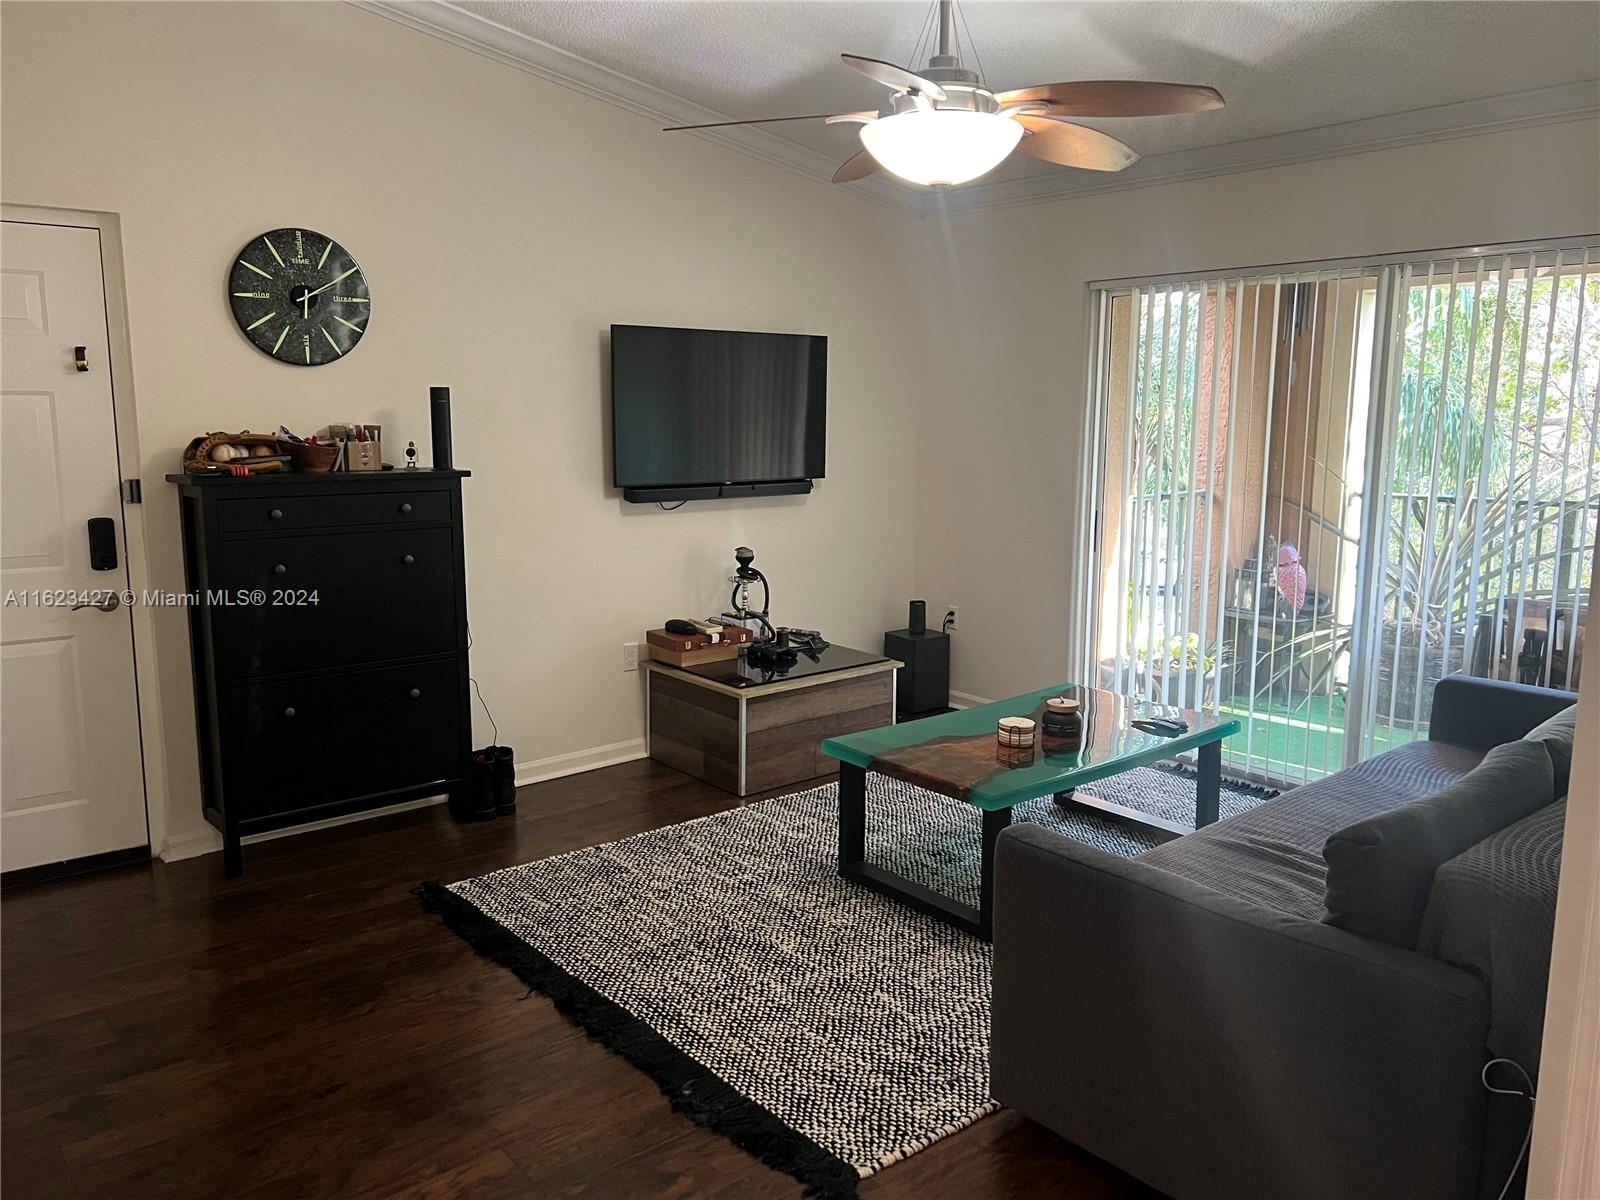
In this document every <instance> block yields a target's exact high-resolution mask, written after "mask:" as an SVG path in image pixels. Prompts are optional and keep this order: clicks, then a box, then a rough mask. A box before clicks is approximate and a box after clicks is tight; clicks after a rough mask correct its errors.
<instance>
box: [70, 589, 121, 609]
mask: <svg viewBox="0 0 1600 1200" xmlns="http://www.w3.org/2000/svg"><path fill="white" fill-rule="evenodd" d="M121 607H122V597H120V596H118V595H117V593H115V592H110V593H108V594H107V595H106V598H105V599H104V600H101V601H100V602H99V603H96V602H94V601H93V600H85V601H84V602H83V603H82V604H74V605H73V606H72V611H73V612H77V611H78V610H79V609H80V608H98V609H99V610H100V611H101V612H112V611H114V610H115V609H118V608H121Z"/></svg>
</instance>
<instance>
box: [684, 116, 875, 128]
mask: <svg viewBox="0 0 1600 1200" xmlns="http://www.w3.org/2000/svg"><path fill="white" fill-rule="evenodd" d="M872 115H873V116H877V115H878V114H877V113H876V112H874V113H873V114H872ZM838 116H846V117H853V116H855V114H854V113H842V114H841V113H807V114H806V115H805V116H803V117H751V118H750V119H749V120H748V121H707V122H705V123H704V124H701V125H668V126H666V127H665V128H663V129H662V131H661V132H662V133H679V132H682V131H683V130H685V129H721V128H723V127H724V126H728V125H775V124H777V123H778V122H779V121H831V120H833V119H834V118H835V117H838Z"/></svg>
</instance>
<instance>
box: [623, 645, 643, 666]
mask: <svg viewBox="0 0 1600 1200" xmlns="http://www.w3.org/2000/svg"><path fill="white" fill-rule="evenodd" d="M622 669H623V670H624V671H637V670H638V669H639V643H638V642H623V643H622Z"/></svg>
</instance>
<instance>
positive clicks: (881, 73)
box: [839, 54, 949, 100]
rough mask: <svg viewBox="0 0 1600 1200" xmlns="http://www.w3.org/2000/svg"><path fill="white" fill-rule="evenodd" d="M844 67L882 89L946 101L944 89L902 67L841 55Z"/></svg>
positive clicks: (853, 55)
mask: <svg viewBox="0 0 1600 1200" xmlns="http://www.w3.org/2000/svg"><path fill="white" fill-rule="evenodd" d="M839 57H840V58H841V59H843V60H844V65H845V66H847V67H854V68H855V69H856V70H858V71H860V72H861V73H862V74H863V75H865V76H866V77H867V78H868V79H875V80H877V81H878V82H879V83H881V84H883V86H884V87H889V88H893V89H894V90H895V91H897V92H921V93H922V94H923V95H924V96H926V97H927V98H928V99H930V100H947V99H949V97H948V96H946V95H945V92H944V89H943V88H942V87H940V86H939V85H938V84H937V83H935V82H934V81H933V80H931V79H924V78H923V77H922V76H921V75H913V74H912V73H911V72H910V71H908V70H906V69H905V68H904V67H897V66H895V65H894V64H893V63H887V62H883V61H881V60H879V59H876V58H862V57H861V56H860V55H859V54H841V55H840V56H839Z"/></svg>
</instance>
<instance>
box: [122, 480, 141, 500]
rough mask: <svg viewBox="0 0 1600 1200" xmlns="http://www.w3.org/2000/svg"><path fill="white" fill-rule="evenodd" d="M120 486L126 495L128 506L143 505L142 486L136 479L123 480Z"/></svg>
mask: <svg viewBox="0 0 1600 1200" xmlns="http://www.w3.org/2000/svg"><path fill="white" fill-rule="evenodd" d="M122 486H123V489H124V490H125V491H126V493H127V498H128V503H129V504H143V503H144V484H142V483H140V482H139V481H138V480H137V479H124V480H123V481H122Z"/></svg>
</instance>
